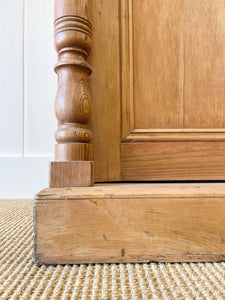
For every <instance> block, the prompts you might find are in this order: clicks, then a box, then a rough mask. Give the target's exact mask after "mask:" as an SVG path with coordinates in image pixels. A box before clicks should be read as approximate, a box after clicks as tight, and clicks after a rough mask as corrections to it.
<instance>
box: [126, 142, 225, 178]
mask: <svg viewBox="0 0 225 300" xmlns="http://www.w3.org/2000/svg"><path fill="white" fill-rule="evenodd" d="M224 149H225V143H224V142H183V143H181V142H162V143H159V142H158V143H154V142H152V143H149V142H146V143H145V142H143V143H123V144H122V145H121V153H122V155H121V174H122V180H125V181H132V180H134V181H144V180H145V181H148V180H150V181H163V180H166V181H173V180H178V181H179V180H190V181H191V180H197V181H198V180H206V181H207V180H225V151H224Z"/></svg>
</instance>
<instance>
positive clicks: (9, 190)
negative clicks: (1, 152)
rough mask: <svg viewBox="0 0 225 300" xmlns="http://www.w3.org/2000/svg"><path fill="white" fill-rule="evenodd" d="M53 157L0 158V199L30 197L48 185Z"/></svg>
mask: <svg viewBox="0 0 225 300" xmlns="http://www.w3.org/2000/svg"><path fill="white" fill-rule="evenodd" d="M53 160H54V159H53V157H25V158H24V157H7V158H0V199H32V198H34V197H35V195H36V194H37V193H38V192H40V190H41V189H43V188H46V187H48V180H49V162H50V161H53Z"/></svg>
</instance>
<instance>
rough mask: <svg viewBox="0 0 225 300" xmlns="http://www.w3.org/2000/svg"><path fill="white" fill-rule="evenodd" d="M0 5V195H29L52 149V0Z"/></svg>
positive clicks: (42, 178)
mask: <svg viewBox="0 0 225 300" xmlns="http://www.w3.org/2000/svg"><path fill="white" fill-rule="evenodd" d="M0 4H1V10H0V36H1V47H0V57H1V60H0V66H1V72H0V199H3V198H8V199H9V198H17V199H19V198H33V197H34V195H35V194H36V193H37V192H39V191H40V190H41V189H42V188H44V187H47V186H48V164H49V161H51V160H53V152H54V131H55V129H56V121H55V116H54V98H55V93H56V82H57V77H56V74H55V73H54V71H53V67H54V64H55V63H56V52H55V49H54V43H53V4H54V1H53V0H38V1H37V0H11V1H3V0H1V1H0Z"/></svg>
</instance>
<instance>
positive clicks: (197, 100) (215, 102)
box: [130, 0, 225, 129]
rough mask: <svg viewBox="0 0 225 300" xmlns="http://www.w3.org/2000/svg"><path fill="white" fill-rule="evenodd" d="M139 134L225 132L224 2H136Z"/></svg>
mask: <svg viewBox="0 0 225 300" xmlns="http://www.w3.org/2000/svg"><path fill="white" fill-rule="evenodd" d="M132 4H133V27H131V28H130V30H133V36H132V38H133V68H134V105H135V110H134V115H135V128H137V129H138V128H140V129H141V128H158V129H159V128H223V127H224V117H223V116H224V110H225V107H224V103H225V101H224V100H225V96H224V95H225V94H224V86H225V76H224V70H225V63H224V61H225V54H224V43H225V35H224V28H225V19H224V17H223V16H224V13H225V4H224V1H223V0H211V1H208V0H203V1H188V0H185V1H181V0H179V1H170V0H166V1H165V0H153V1H148V0H144V1H132Z"/></svg>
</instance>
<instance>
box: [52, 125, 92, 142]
mask: <svg viewBox="0 0 225 300" xmlns="http://www.w3.org/2000/svg"><path fill="white" fill-rule="evenodd" d="M55 139H56V141H57V142H58V143H69V142H80V143H89V142H90V141H91V140H92V132H91V131H90V130H89V129H88V128H87V126H85V125H84V126H82V125H81V124H68V123H67V124H64V125H61V126H59V127H58V130H57V131H56V133H55Z"/></svg>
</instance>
